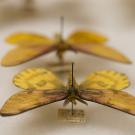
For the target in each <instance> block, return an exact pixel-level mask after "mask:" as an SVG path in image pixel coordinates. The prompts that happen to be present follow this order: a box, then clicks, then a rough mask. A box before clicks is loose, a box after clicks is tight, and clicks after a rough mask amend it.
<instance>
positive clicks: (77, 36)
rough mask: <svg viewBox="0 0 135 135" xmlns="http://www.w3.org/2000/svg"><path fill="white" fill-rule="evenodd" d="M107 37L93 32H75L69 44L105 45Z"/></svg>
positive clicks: (68, 40) (70, 37)
mask: <svg viewBox="0 0 135 135" xmlns="http://www.w3.org/2000/svg"><path fill="white" fill-rule="evenodd" d="M107 40H108V39H107V37H105V36H103V35H101V34H99V33H96V32H92V31H85V30H80V31H76V32H73V33H72V34H71V35H70V36H69V38H68V39H67V42H68V43H70V44H88V43H93V42H94V43H103V42H106V41H107Z"/></svg>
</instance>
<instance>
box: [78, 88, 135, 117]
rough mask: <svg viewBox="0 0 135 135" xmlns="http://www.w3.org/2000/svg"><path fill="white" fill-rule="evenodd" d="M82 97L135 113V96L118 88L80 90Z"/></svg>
mask: <svg viewBox="0 0 135 135" xmlns="http://www.w3.org/2000/svg"><path fill="white" fill-rule="evenodd" d="M79 96H80V98H82V99H84V100H87V101H92V102H96V103H99V104H102V105H105V106H109V107H112V108H115V109H118V110H120V111H123V112H126V113H129V114H132V115H135V97H134V96H132V95H130V94H128V93H126V92H123V91H116V90H80V91H79Z"/></svg>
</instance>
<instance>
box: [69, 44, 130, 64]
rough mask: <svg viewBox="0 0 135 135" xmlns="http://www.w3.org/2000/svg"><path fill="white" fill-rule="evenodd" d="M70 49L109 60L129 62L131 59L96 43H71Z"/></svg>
mask: <svg viewBox="0 0 135 135" xmlns="http://www.w3.org/2000/svg"><path fill="white" fill-rule="evenodd" d="M71 50H74V51H80V52H83V53H86V54H91V55H94V56H98V57H102V58H106V59H109V60H113V61H117V62H122V63H127V64H130V63H131V61H130V60H129V59H128V58H127V57H126V56H124V55H123V54H122V53H120V52H119V51H117V50H115V49H113V48H111V47H109V46H107V45H103V44H102V45H101V44H97V43H90V44H83V45H82V44H71Z"/></svg>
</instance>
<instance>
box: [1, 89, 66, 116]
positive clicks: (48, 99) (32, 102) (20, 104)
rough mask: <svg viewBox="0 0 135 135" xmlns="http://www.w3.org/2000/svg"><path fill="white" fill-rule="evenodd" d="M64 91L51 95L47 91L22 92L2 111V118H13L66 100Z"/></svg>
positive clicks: (10, 100)
mask: <svg viewBox="0 0 135 135" xmlns="http://www.w3.org/2000/svg"><path fill="white" fill-rule="evenodd" d="M66 96H67V94H66V93H65V92H64V91H60V90H57V91H56V90H55V91H52V92H51V93H46V92H45V91H36V90H33V91H21V92H19V93H17V94H15V95H13V96H11V97H10V98H9V99H8V100H7V102H6V103H5V104H4V106H3V107H2V109H1V110H0V114H1V115H2V116H11V115H16V114H20V113H23V112H25V111H29V110H31V109H34V108H37V107H40V106H42V105H47V104H50V103H53V102H56V101H60V100H63V99H65V98H66Z"/></svg>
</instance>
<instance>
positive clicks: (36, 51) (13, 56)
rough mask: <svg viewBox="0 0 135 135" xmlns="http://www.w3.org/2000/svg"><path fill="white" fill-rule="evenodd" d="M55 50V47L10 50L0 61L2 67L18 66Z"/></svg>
mask: <svg viewBox="0 0 135 135" xmlns="http://www.w3.org/2000/svg"><path fill="white" fill-rule="evenodd" d="M55 49H56V48H55V46H41V45H40V46H32V47H17V48H15V49H12V50H11V51H9V52H8V53H7V54H6V55H5V57H4V58H3V59H2V61H1V64H2V65H3V66H15V65H19V64H22V63H25V62H27V61H30V60H32V59H34V58H36V57H39V56H41V55H43V54H46V53H48V52H50V51H53V50H55Z"/></svg>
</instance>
